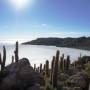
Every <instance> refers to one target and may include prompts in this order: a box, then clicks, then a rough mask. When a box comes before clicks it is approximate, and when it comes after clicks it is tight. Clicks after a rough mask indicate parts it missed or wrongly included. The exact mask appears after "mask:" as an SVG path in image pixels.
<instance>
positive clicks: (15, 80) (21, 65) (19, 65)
mask: <svg viewBox="0 0 90 90" xmlns="http://www.w3.org/2000/svg"><path fill="white" fill-rule="evenodd" d="M6 71H7V72H8V75H7V76H6V77H5V78H4V79H3V80H2V82H1V84H0V90H27V88H28V87H33V86H34V85H36V84H37V83H38V84H40V83H41V82H42V81H43V78H42V77H41V75H40V74H39V73H38V72H35V71H34V70H33V68H32V67H31V66H30V63H29V60H28V59H26V58H23V59H21V60H19V61H18V62H16V63H13V64H10V65H8V66H7V67H6Z"/></svg>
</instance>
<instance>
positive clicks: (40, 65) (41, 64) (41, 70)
mask: <svg viewBox="0 0 90 90" xmlns="http://www.w3.org/2000/svg"><path fill="white" fill-rule="evenodd" d="M41 72H42V64H40V73H41Z"/></svg>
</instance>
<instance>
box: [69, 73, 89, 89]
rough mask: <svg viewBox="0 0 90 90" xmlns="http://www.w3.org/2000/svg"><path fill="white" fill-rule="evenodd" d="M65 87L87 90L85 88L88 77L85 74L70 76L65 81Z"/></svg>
mask: <svg viewBox="0 0 90 90" xmlns="http://www.w3.org/2000/svg"><path fill="white" fill-rule="evenodd" d="M67 85H68V86H69V87H80V88H81V89H85V90H87V88H88V77H87V75H86V74H84V73H82V72H79V73H78V74H76V75H73V76H71V77H70V78H69V79H68V80H67Z"/></svg>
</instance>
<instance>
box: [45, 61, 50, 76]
mask: <svg viewBox="0 0 90 90" xmlns="http://www.w3.org/2000/svg"><path fill="white" fill-rule="evenodd" d="M45 76H46V77H49V61H48V60H46V66H45Z"/></svg>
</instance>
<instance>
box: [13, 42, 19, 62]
mask: <svg viewBox="0 0 90 90" xmlns="http://www.w3.org/2000/svg"><path fill="white" fill-rule="evenodd" d="M14 53H15V62H18V60H19V56H18V42H16V49H15V51H14Z"/></svg>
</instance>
